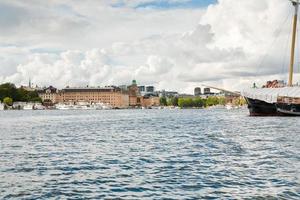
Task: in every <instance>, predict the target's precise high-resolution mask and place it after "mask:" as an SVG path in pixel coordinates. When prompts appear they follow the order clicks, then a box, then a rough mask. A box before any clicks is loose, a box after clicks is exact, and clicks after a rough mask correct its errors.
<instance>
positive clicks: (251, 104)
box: [245, 97, 300, 116]
mask: <svg viewBox="0 0 300 200" xmlns="http://www.w3.org/2000/svg"><path fill="white" fill-rule="evenodd" d="M245 99H246V101H247V103H248V109H249V112H250V116H300V105H298V104H285V103H267V102H265V101H261V100H258V99H251V98H248V97H245Z"/></svg>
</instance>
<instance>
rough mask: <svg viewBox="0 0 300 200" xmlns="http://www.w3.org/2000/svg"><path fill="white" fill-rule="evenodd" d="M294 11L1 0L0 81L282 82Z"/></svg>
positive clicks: (207, 2) (231, 5)
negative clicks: (279, 80)
mask: <svg viewBox="0 0 300 200" xmlns="http://www.w3.org/2000/svg"><path fill="white" fill-rule="evenodd" d="M291 13H292V6H291V5H290V3H289V1H285V0H251V1H236V0H85V1H80V0H47V1H46V0H45V1H40V0H26V1H23V0H0V26H1V32H0V83H3V82H13V83H15V84H16V85H25V84H27V83H28V80H29V79H31V81H32V82H33V83H34V84H37V85H38V86H49V85H53V86H55V87H58V88H63V87H65V86H86V85H90V86H105V85H123V84H130V83H131V80H133V79H136V80H137V82H138V84H139V85H154V86H155V87H156V88H157V89H166V90H176V91H179V92H184V93H192V92H193V88H194V87H196V86H202V85H211V86H217V87H221V88H226V89H230V90H243V89H245V88H248V87H251V86H252V84H253V83H254V82H256V83H257V84H258V85H262V84H263V83H264V82H266V81H267V80H273V79H284V80H286V79H287V70H288V52H289V48H290V47H289V40H290V32H291V19H292V15H291ZM297 50H298V47H297ZM298 58H299V56H297V59H298ZM296 64H297V65H296V67H295V68H296V69H295V72H297V73H298V72H299V71H300V70H299V64H300V63H299V62H296ZM297 78H298V75H297V74H296V79H297Z"/></svg>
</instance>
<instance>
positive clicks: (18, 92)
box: [0, 83, 41, 102]
mask: <svg viewBox="0 0 300 200" xmlns="http://www.w3.org/2000/svg"><path fill="white" fill-rule="evenodd" d="M5 97H9V98H11V99H12V100H13V101H23V102H30V101H32V102H34V101H38V102H41V98H40V97H39V95H38V93H37V91H27V90H25V89H24V88H17V87H16V86H15V85H14V84H12V83H4V84H2V85H0V100H1V101H3V100H4V98H5Z"/></svg>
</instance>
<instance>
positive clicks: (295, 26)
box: [288, 0, 299, 87]
mask: <svg viewBox="0 0 300 200" xmlns="http://www.w3.org/2000/svg"><path fill="white" fill-rule="evenodd" d="M291 2H292V4H293V6H294V7H295V14H294V20H293V36H292V47H291V60H290V71H289V82H288V86H290V87H292V86H293V74H294V62H295V43H296V32H297V20H298V8H299V0H291Z"/></svg>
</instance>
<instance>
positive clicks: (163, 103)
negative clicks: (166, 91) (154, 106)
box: [159, 97, 167, 106]
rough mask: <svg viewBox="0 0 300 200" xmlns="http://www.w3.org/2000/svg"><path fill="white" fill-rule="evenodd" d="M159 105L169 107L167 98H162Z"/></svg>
mask: <svg viewBox="0 0 300 200" xmlns="http://www.w3.org/2000/svg"><path fill="white" fill-rule="evenodd" d="M159 103H160V105H161V106H166V105H167V99H166V97H161V98H160V99H159Z"/></svg>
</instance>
